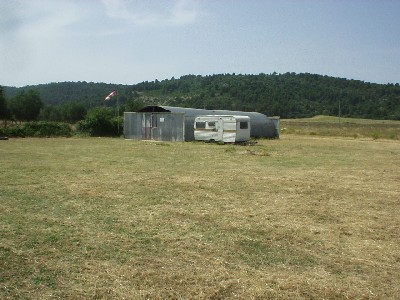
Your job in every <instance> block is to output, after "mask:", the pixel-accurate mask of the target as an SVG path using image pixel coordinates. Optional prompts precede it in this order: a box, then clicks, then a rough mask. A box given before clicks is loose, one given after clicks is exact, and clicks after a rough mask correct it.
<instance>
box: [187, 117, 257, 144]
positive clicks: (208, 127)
mask: <svg viewBox="0 0 400 300" xmlns="http://www.w3.org/2000/svg"><path fill="white" fill-rule="evenodd" d="M194 139H195V140H196V141H209V142H214V141H215V142H223V143H237V142H247V141H248V140H250V117H247V116H225V115H205V116H198V117H196V118H195V120H194Z"/></svg>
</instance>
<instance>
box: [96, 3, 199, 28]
mask: <svg viewBox="0 0 400 300" xmlns="http://www.w3.org/2000/svg"><path fill="white" fill-rule="evenodd" d="M102 2H103V4H104V6H105V11H106V15H107V16H108V17H109V18H113V19H120V20H123V21H126V22H129V23H131V24H135V25H138V26H165V25H187V24H191V23H194V22H195V21H196V19H197V16H198V7H197V5H196V3H195V2H194V1H192V0H173V1H167V2H165V1H156V2H151V1H146V2H145V3H146V4H147V5H145V6H144V5H143V2H142V3H138V2H137V1H124V0H102Z"/></svg>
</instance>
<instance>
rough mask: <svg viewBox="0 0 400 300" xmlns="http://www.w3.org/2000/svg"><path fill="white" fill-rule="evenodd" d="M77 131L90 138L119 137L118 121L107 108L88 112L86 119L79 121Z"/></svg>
mask: <svg viewBox="0 0 400 300" xmlns="http://www.w3.org/2000/svg"><path fill="white" fill-rule="evenodd" d="M77 130H78V131H79V132H81V133H85V134H88V135H90V136H117V135H118V134H119V128H118V119H117V118H116V117H114V113H113V111H112V110H111V109H109V108H107V107H97V108H95V109H93V110H91V111H89V112H88V114H87V116H86V118H85V119H84V120H82V121H79V122H78V124H77Z"/></svg>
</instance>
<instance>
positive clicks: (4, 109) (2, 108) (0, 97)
mask: <svg viewBox="0 0 400 300" xmlns="http://www.w3.org/2000/svg"><path fill="white" fill-rule="evenodd" d="M8 118H9V110H8V105H7V100H6V97H5V96H4V92H3V87H2V86H0V120H7V119H8Z"/></svg>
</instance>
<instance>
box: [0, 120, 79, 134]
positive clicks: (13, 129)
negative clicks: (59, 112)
mask: <svg viewBox="0 0 400 300" xmlns="http://www.w3.org/2000/svg"><path fill="white" fill-rule="evenodd" d="M72 134H73V131H72V128H71V126H70V125H69V124H67V123H59V122H27V123H24V124H21V125H11V126H8V127H0V136H7V137H56V136H63V137H70V136H72Z"/></svg>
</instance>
